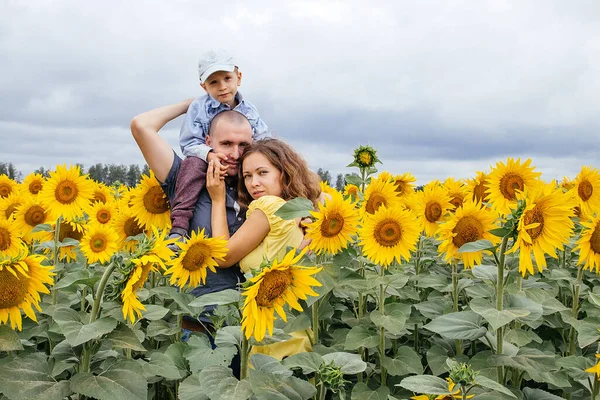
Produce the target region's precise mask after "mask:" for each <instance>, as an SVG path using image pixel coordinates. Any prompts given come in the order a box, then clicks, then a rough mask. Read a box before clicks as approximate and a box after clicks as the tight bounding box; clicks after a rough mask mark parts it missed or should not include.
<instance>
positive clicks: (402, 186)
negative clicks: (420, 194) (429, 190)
mask: <svg viewBox="0 0 600 400" xmlns="http://www.w3.org/2000/svg"><path fill="white" fill-rule="evenodd" d="M394 185H395V186H396V193H398V194H401V195H402V194H405V193H406V192H407V191H408V189H409V185H407V184H406V182H404V181H401V180H397V181H395V182H394Z"/></svg>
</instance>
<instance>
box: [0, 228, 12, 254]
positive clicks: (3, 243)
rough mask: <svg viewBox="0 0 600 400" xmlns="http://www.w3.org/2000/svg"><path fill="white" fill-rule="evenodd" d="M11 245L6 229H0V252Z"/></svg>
mask: <svg viewBox="0 0 600 400" xmlns="http://www.w3.org/2000/svg"><path fill="white" fill-rule="evenodd" d="M11 243H12V239H11V235H10V232H9V231H8V229H6V228H0V251H4V250H6V249H8V248H9V247H10V244H11Z"/></svg>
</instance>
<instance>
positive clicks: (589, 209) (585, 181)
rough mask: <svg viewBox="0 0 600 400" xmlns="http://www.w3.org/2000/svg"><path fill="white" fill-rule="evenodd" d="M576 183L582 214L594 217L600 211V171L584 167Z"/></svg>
mask: <svg viewBox="0 0 600 400" xmlns="http://www.w3.org/2000/svg"><path fill="white" fill-rule="evenodd" d="M574 183H575V187H576V188H577V197H578V199H579V208H580V209H581V212H582V214H584V215H586V216H589V217H592V216H593V215H594V214H595V213H597V212H599V211H600V171H598V169H596V168H591V167H586V166H583V167H581V172H580V173H579V174H578V175H577V177H576V178H575V182H574Z"/></svg>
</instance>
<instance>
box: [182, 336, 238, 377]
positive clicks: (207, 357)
mask: <svg viewBox="0 0 600 400" xmlns="http://www.w3.org/2000/svg"><path fill="white" fill-rule="evenodd" d="M236 354H237V348H236V347H235V346H227V347H217V348H215V349H213V348H212V346H211V345H210V342H209V341H208V338H207V337H206V335H202V336H192V337H190V339H189V340H188V348H187V349H186V351H185V353H184V357H185V358H186V359H187V360H188V361H189V363H190V371H192V372H198V371H201V370H202V369H204V368H205V367H208V366H211V365H221V366H228V365H229V364H230V363H231V360H232V359H233V356H235V355H236Z"/></svg>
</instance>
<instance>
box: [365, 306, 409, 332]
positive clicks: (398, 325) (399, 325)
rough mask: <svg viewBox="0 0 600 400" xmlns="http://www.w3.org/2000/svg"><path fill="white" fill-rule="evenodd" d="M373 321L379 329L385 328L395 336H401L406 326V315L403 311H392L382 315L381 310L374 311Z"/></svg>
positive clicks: (372, 313)
mask: <svg viewBox="0 0 600 400" xmlns="http://www.w3.org/2000/svg"><path fill="white" fill-rule="evenodd" d="M370 317H371V321H372V322H373V323H374V324H375V325H376V326H379V327H383V328H385V330H386V331H388V332H390V333H391V334H393V335H399V334H400V333H402V331H403V330H404V326H405V325H406V315H405V314H404V313H402V312H401V311H397V310H395V311H391V312H389V313H386V314H382V313H381V311H379V310H373V311H371V314H370Z"/></svg>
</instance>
